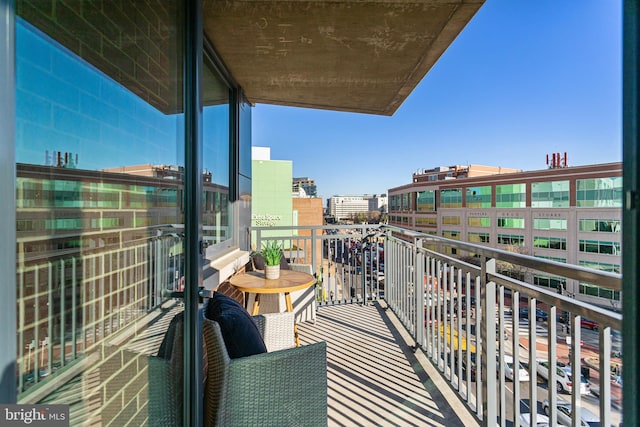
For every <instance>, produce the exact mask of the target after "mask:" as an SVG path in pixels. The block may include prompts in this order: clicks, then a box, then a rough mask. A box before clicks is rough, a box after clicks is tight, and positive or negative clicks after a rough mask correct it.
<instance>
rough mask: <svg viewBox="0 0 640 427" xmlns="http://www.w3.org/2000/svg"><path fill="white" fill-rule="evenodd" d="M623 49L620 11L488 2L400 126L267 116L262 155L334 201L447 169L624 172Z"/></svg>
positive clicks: (333, 116) (611, 6)
mask: <svg viewBox="0 0 640 427" xmlns="http://www.w3.org/2000/svg"><path fill="white" fill-rule="evenodd" d="M621 41H622V4H621V2H620V1H619V0H616V1H612V2H601V1H596V0H593V1H592V0H590V1H585V2H581V3H580V7H576V6H575V4H570V3H569V2H559V3H558V2H551V1H542V2H526V3H522V2H518V3H511V2H504V1H497V2H487V3H485V5H484V6H483V7H482V8H481V9H480V10H479V12H478V13H477V14H476V16H475V17H474V18H473V19H472V20H471V22H470V23H469V24H468V25H467V26H466V27H465V29H464V30H463V31H462V33H461V34H460V35H459V37H458V38H457V39H456V40H455V42H454V43H453V44H452V45H451V46H450V47H449V49H447V51H445V52H444V54H443V55H442V56H441V58H440V59H439V60H438V62H437V63H436V64H435V65H434V67H433V68H432V69H431V70H430V71H429V73H428V74H427V76H426V77H425V78H424V79H423V80H422V82H421V83H420V84H419V85H418V87H417V88H416V90H415V91H414V92H413V93H412V94H411V95H410V96H409V97H408V98H407V100H406V101H405V102H404V104H403V105H402V106H400V108H399V109H398V111H397V112H396V113H395V114H394V115H393V116H391V117H385V116H373V115H365V114H355V113H342V112H332V111H323V110H311V109H302V108H290V107H277V106H270V105H262V104H260V105H257V106H256V107H255V109H254V114H253V134H254V135H255V137H254V140H253V143H254V145H259V146H269V147H271V149H272V158H273V159H286V160H292V161H293V169H294V170H293V174H294V176H308V177H310V178H312V179H314V180H315V181H316V185H317V186H318V195H319V197H322V198H323V199H325V200H326V199H327V198H329V197H331V196H333V195H344V194H376V193H386V192H387V190H388V189H389V188H393V187H397V186H400V185H404V184H408V183H410V182H411V176H412V174H413V173H415V172H416V171H417V170H419V169H429V168H434V167H437V166H449V165H456V164H458V165H469V164H479V165H489V166H500V167H507V168H516V169H522V170H525V171H533V170H542V169H546V168H547V165H546V155H547V154H549V155H550V154H551V153H557V152H560V153H562V154H564V152H567V153H568V163H569V166H579V165H589V164H598V163H608V162H616V161H621V160H622V136H621V121H622V118H621V105H622V97H621V90H622V82H621V80H622V79H621V74H622V71H621V63H622V55H621V49H622V42H621ZM310 129H311V130H312V132H309V130H310ZM317 147H322V148H317ZM434 148H435V150H434Z"/></svg>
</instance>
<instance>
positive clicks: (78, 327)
mask: <svg viewBox="0 0 640 427" xmlns="http://www.w3.org/2000/svg"><path fill="white" fill-rule="evenodd" d="M15 10H16V15H17V18H16V84H15V88H16V92H15V93H16V104H15V105H16V111H15V116H16V117H15V129H16V131H15V133H16V137H15V140H16V143H15V159H16V165H15V166H16V174H17V177H16V192H15V194H16V210H15V212H16V248H17V252H16V255H17V257H16V300H17V305H16V311H17V315H16V318H17V328H16V337H15V339H16V345H17V347H16V353H17V354H16V358H15V359H16V362H17V363H16V365H17V366H16V378H15V384H16V386H17V400H18V403H48V404H53V403H61V404H69V405H70V423H71V425H80V424H91V425H114V426H122V425H145V424H151V425H158V424H163V423H166V424H169V425H175V424H177V423H179V422H180V420H182V414H181V409H180V408H181V399H182V389H181V387H179V386H178V387H177V388H173V387H170V384H168V382H169V381H170V379H171V378H170V376H169V375H168V372H169V369H170V366H171V361H175V358H174V356H175V357H177V356H176V355H175V353H176V352H175V351H174V352H173V353H172V352H170V351H167V349H168V347H167V343H169V344H171V343H173V341H172V340H168V341H167V342H165V344H164V345H163V344H162V342H163V339H164V338H165V335H166V332H167V329H168V328H169V325H170V324H171V321H172V318H173V317H174V316H176V315H177V314H178V313H179V312H181V311H182V306H183V305H182V303H181V302H180V300H178V299H173V298H170V297H168V295H169V294H168V292H170V291H179V290H181V289H182V286H183V282H184V280H183V277H184V270H185V258H184V230H185V228H184V202H183V200H184V196H185V194H184V175H185V167H184V166H185V158H184V157H185V154H184V153H185V147H184V140H185V137H184V134H185V132H184V126H185V124H184V123H185V121H184V115H183V81H182V80H183V77H182V73H183V71H182V70H183V66H182V62H183V41H182V40H183V28H182V26H183V18H182V17H183V4H182V2H181V1H179V0H149V1H144V2H138V1H133V2H128V1H127V2H95V1H75V2H51V1H49V0H41V1H40V0H31V1H22V0H17V1H16V2H15ZM214 200H215V197H214ZM222 203H223V200H222V196H220V205H222ZM222 220H223V218H221V219H220V221H222ZM221 236H222V231H221V232H219V233H218V234H217V235H216V238H219V237H221ZM178 335H179V334H178ZM161 345H162V349H161ZM181 367H182V365H181V364H180V365H179V368H177V369H181ZM178 377H180V378H181V377H182V375H181V374H179V375H178ZM171 394H173V396H171Z"/></svg>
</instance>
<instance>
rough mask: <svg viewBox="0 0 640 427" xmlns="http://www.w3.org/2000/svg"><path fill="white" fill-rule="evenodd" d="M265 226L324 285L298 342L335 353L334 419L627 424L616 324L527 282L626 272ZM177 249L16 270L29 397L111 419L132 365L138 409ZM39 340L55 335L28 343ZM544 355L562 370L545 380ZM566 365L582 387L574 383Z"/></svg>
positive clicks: (353, 229)
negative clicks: (571, 418) (117, 382)
mask: <svg viewBox="0 0 640 427" xmlns="http://www.w3.org/2000/svg"><path fill="white" fill-rule="evenodd" d="M266 229H267V228H254V229H252V232H253V240H252V243H253V245H254V246H255V247H261V246H262V243H263V242H264V241H265V240H277V241H278V242H279V243H280V244H282V245H283V246H284V248H285V254H286V256H287V258H288V260H289V261H290V262H292V263H297V264H308V265H309V268H310V269H311V270H312V271H313V272H314V274H315V275H316V278H317V284H316V285H315V289H314V295H315V304H316V305H317V311H316V316H315V321H305V322H300V324H299V331H300V336H301V341H302V344H303V345H304V344H309V343H313V342H317V341H325V342H326V343H327V372H328V389H327V395H328V402H327V404H328V419H327V422H328V424H329V425H465V426H467V425H473V424H482V425H494V424H495V423H498V424H499V425H507V426H510V425H519V421H517V422H516V423H515V424H514V420H520V419H521V416H522V415H523V414H527V413H528V414H532V413H536V414H539V415H538V416H542V415H548V416H549V418H550V420H551V422H557V423H558V424H567V423H566V422H563V419H562V418H561V416H562V415H561V410H560V411H559V410H554V409H553V408H556V407H561V406H562V405H566V404H571V405H572V406H573V407H574V408H577V407H581V408H584V409H586V410H589V411H590V412H592V413H593V414H594V416H596V417H597V418H598V419H600V420H601V421H602V425H618V424H619V423H620V422H621V417H622V416H621V410H622V408H621V405H622V402H621V396H622V385H621V384H620V383H619V382H618V381H616V380H617V378H616V375H615V374H616V373H619V371H620V369H621V367H622V366H623V363H622V355H621V354H620V353H621V352H620V349H621V342H620V334H619V331H620V329H621V323H622V315H621V314H620V313H618V312H616V311H613V310H610V309H606V308H602V307H600V306H598V305H595V304H591V303H586V302H584V301H581V300H580V299H577V298H575V295H567V292H565V291H564V288H563V287H560V288H559V289H553V288H542V287H539V286H535V285H532V284H530V283H527V281H526V280H527V277H529V276H528V275H529V273H531V272H533V271H535V272H537V273H538V274H548V275H552V276H553V277H562V278H565V279H566V280H571V279H575V280H578V281H579V282H580V283H590V284H592V285H596V286H600V287H602V288H604V289H609V290H611V291H612V292H613V293H616V292H619V291H620V287H621V283H620V282H621V278H620V276H619V275H615V274H612V273H605V272H600V271H596V270H590V269H587V268H583V267H578V266H571V265H566V264H562V263H558V262H554V261H549V260H544V259H537V258H533V257H529V256H525V255H520V254H516V253H510V252H506V251H501V250H496V249H491V248H487V247H483V246H478V245H473V244H469V243H464V242H460V241H454V240H448V239H443V238H439V237H434V236H429V235H425V234H421V233H416V232H412V231H409V230H404V229H400V228H395V227H389V226H378V225H353V226H322V227H297V228H295V229H292V228H288V227H269V228H268V229H269V236H268V237H264V235H265V234H266V233H265V230H266ZM175 239H176V237H175V236H173V235H172V234H171V233H170V234H168V235H166V236H164V235H160V234H159V236H158V238H157V239H156V240H155V241H154V242H152V243H151V244H149V245H145V246H143V247H140V248H137V249H136V250H131V249H128V250H126V251H122V253H117V254H115V253H111V254H102V255H95V256H94V257H93V258H90V259H87V260H84V261H83V262H82V263H79V262H78V261H77V260H75V259H74V258H70V259H68V260H64V259H61V260H60V261H59V262H58V263H55V264H52V263H50V262H47V263H44V264H42V265H31V266H30V267H29V268H25V269H24V270H20V271H19V277H18V279H19V280H18V282H19V283H26V282H28V280H27V279H37V280H36V282H37V283H39V287H40V289H41V290H42V294H41V295H40V294H38V295H33V296H30V297H28V298H26V299H24V298H23V299H22V300H21V306H22V307H25V306H26V305H28V304H25V301H27V300H29V301H34V303H35V304H36V307H35V308H36V309H35V310H33V311H29V313H28V315H27V316H23V317H21V318H22V319H28V320H29V322H22V323H20V324H19V325H18V339H19V348H20V349H21V350H20V354H19V355H18V361H19V371H20V374H19V376H18V378H17V381H16V382H17V385H18V387H19V391H20V393H21V394H20V400H19V401H20V402H22V403H46V404H52V403H64V404H69V405H70V410H71V419H73V420H74V423H75V422H80V421H82V422H86V423H89V424H90V423H92V422H97V423H104V422H105V421H107V420H108V419H111V418H105V417H109V416H110V415H108V414H109V411H108V410H107V408H108V409H109V410H113V413H116V414H119V413H120V410H118V409H113V407H114V405H115V406H118V407H120V406H119V405H122V407H123V408H124V407H126V406H127V402H124V401H122V399H124V394H122V395H120V393H121V389H119V388H116V389H113V388H112V387H110V386H109V384H110V383H111V381H110V379H109V378H111V377H110V375H112V374H113V373H114V372H116V373H119V372H121V370H122V369H125V367H126V369H132V364H134V365H135V364H137V366H138V368H137V371H136V372H135V373H134V374H132V376H131V379H130V380H129V381H131V384H130V385H133V384H135V383H136V382H135V381H136V380H135V379H136V378H138V377H139V378H140V379H141V383H140V384H141V387H140V388H136V394H135V395H134V397H133V398H132V399H133V400H135V401H136V402H137V404H138V405H139V410H140V413H141V414H144V411H145V410H144V408H145V404H144V402H145V399H147V396H148V393H147V391H146V390H147V387H149V389H150V388H151V385H148V384H147V383H146V382H145V378H146V373H145V372H144V364H141V363H139V361H140V360H144V358H146V357H148V356H154V355H156V354H157V353H158V349H159V347H160V343H161V342H162V339H163V337H164V334H165V331H166V330H167V325H168V323H169V321H170V319H171V318H172V316H173V315H174V314H175V313H176V312H179V311H181V310H182V302H181V299H180V298H176V297H178V296H179V294H176V293H172V292H175V291H178V290H179V289H180V288H179V283H178V282H177V281H176V279H177V278H178V276H179V275H178V274H175V272H174V270H176V269H179V265H180V263H181V261H180V260H179V259H177V258H176V257H175V255H172V254H171V251H170V248H172V247H173V244H174V240H175ZM453 252H456V253H457V254H456V255H453V254H452V253H453ZM463 254H465V257H462V258H461V257H460V255H463ZM470 254H473V256H470ZM109 259H112V260H119V261H118V265H117V268H116V266H115V265H114V266H112V270H113V274H114V275H113V278H112V279H109V277H111V276H110V275H107V276H105V278H106V280H105V281H104V289H103V292H102V295H104V296H103V297H99V296H98V295H87V296H82V295H77V292H75V291H74V290H77V289H78V288H79V283H76V281H75V278H76V277H77V276H76V275H75V274H74V271H75V269H81V267H82V269H85V270H86V269H87V268H93V269H97V270H96V271H97V272H98V273H99V272H100V271H101V270H100V269H103V268H106V267H105V266H106V265H108V263H109V261H108V260H109ZM470 261H472V262H470ZM477 264H479V265H477ZM151 266H155V268H157V270H153V269H152V270H150V267H151ZM506 267H509V268H506ZM514 271H517V272H519V273H520V275H517V274H513V273H514ZM162 272H165V273H166V272H171V274H161V273H162ZM509 272H511V273H512V275H513V276H517V277H518V278H512V277H510V276H508V275H507V274H506V273H509ZM122 277H125V278H126V279H127V280H125V281H122V283H121V282H118V278H122ZM136 277H137V278H138V279H137V280H129V279H131V278H136ZM125 282H126V283H132V284H134V286H133V287H122V286H121V285H122V284H124V283H125ZM94 285H95V284H94ZM90 288H92V289H93V288H95V286H90ZM107 289H108V290H109V292H106V290H107ZM21 292H22V295H28V293H29V288H28V287H22V288H21ZM110 295H118V298H112V297H111V296H110ZM43 298H44V299H43ZM83 298H84V300H83ZM45 300H46V301H49V302H50V303H47V302H46V301H45ZM81 301H82V302H81ZM114 302H115V304H114ZM294 303H295V301H294ZM56 304H58V305H60V306H61V307H62V308H64V309H63V310H54V307H55V306H56ZM40 306H41V307H42V308H44V310H42V309H40ZM107 306H108V307H109V309H108V310H106V309H105V307H107ZM534 312H535V313H536V315H535V316H529V315H528V313H534ZM74 313H76V314H75V315H74ZM67 314H69V316H67ZM72 316H74V317H72ZM587 319H588V320H589V323H587ZM33 325H40V327H39V328H34V327H33ZM594 325H595V326H594ZM582 326H585V327H582ZM586 326H589V328H591V329H588V328H586ZM42 330H46V331H47V335H46V337H45V336H41V335H38V332H35V333H36V336H35V337H33V336H32V333H33V332H34V331H42ZM551 344H553V345H551ZM509 359H513V360H514V361H515V362H514V363H511V364H507V363H495V361H496V360H498V361H500V360H504V361H508V360H509ZM548 360H557V361H558V362H562V363H563V364H564V365H566V366H564V367H562V369H559V370H557V371H554V370H551V372H549V373H548V375H546V374H545V373H544V372H541V370H540V368H541V367H543V366H544V365H543V364H542V362H543V361H548ZM133 361H136V362H135V363H134V362H133ZM531 362H534V363H531ZM518 365H521V366H522V368H521V373H520V375H512V374H511V368H512V367H513V366H518ZM140 366H142V368H140ZM467 367H470V369H467ZM572 367H579V369H580V371H579V372H580V373H581V374H582V375H581V376H582V377H583V378H582V379H581V381H584V385H583V386H581V388H578V387H570V388H567V386H568V385H569V386H570V382H568V381H567V380H566V379H567V378H566V374H567V373H568V372H570V371H576V372H577V371H578V369H575V370H574V369H573V368H572ZM576 376H577V375H576ZM114 378H115V377H114ZM511 378H513V379H511ZM527 378H530V379H535V380H534V381H531V380H528V379H527ZM97 379H100V381H98V380H97ZM549 384H555V386H552V387H550V386H549ZM124 389H125V388H123V389H122V390H124ZM110 393H113V394H110ZM87 396H89V397H88V398H87ZM531 402H535V405H532V404H531ZM545 402H551V403H545ZM553 402H556V403H555V404H554V403H553ZM559 403H560V404H559ZM547 412H548V414H546V413H547ZM574 412H575V413H579V411H574ZM111 420H112V421H114V422H115V420H117V418H113V419H111Z"/></svg>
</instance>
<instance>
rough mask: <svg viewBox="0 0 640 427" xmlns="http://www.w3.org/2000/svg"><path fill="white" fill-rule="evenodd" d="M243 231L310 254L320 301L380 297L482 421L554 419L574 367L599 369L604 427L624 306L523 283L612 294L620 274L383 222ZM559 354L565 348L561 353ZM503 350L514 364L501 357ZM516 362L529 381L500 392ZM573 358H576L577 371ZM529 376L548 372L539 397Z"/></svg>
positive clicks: (301, 257)
mask: <svg viewBox="0 0 640 427" xmlns="http://www.w3.org/2000/svg"><path fill="white" fill-rule="evenodd" d="M267 230H269V232H268V233H267V232H266V231H267ZM252 232H253V233H254V240H253V241H254V242H255V246H254V247H256V248H259V247H261V246H262V243H263V242H264V241H267V240H274V239H275V240H278V241H280V242H281V243H282V244H283V245H284V248H285V255H287V258H289V259H290V261H291V262H302V263H311V264H312V265H313V266H314V271H315V272H316V275H318V273H319V272H320V271H322V280H321V281H320V280H319V284H318V287H317V289H318V294H317V295H318V299H317V301H318V303H319V304H328V303H339V302H364V301H367V300H369V299H377V298H384V299H385V300H386V301H387V303H388V304H389V306H390V307H391V309H392V310H393V311H394V312H395V314H396V315H397V316H398V318H399V319H400V320H401V321H402V322H403V324H404V326H405V327H406V329H407V330H408V331H409V332H410V333H411V334H412V336H413V338H414V339H415V341H416V348H421V349H422V350H423V351H424V352H425V353H426V355H427V356H428V357H429V359H430V360H431V362H432V363H433V364H434V366H436V367H438V369H439V370H440V372H441V373H442V375H443V376H444V377H445V378H446V379H447V380H448V381H449V382H450V384H451V386H452V387H453V389H454V390H456V391H457V393H458V396H459V397H460V398H461V400H463V401H464V402H465V403H466V404H467V406H468V407H469V408H470V410H471V411H473V412H474V413H475V414H476V416H477V417H478V419H479V420H481V422H482V424H484V425H495V424H496V423H497V424H498V425H501V426H505V425H509V424H510V423H511V422H513V423H514V424H518V425H519V423H520V420H521V415H522V414H523V413H529V414H530V415H529V419H530V420H534V421H535V420H536V419H537V418H538V417H541V415H538V414H539V413H540V412H541V409H540V408H541V407H542V406H544V407H545V408H548V409H545V412H546V411H548V418H549V421H550V423H551V425H555V423H558V410H557V405H558V404H560V403H561V400H560V399H559V398H558V393H559V390H560V389H562V390H564V387H566V384H570V383H565V382H563V378H561V376H566V374H569V375H571V374H573V384H576V385H577V384H580V383H581V381H582V380H583V375H582V374H583V373H584V374H586V373H587V372H588V371H589V370H590V369H591V370H593V371H595V372H594V373H598V374H599V379H598V382H597V384H596V385H597V392H598V397H597V412H598V414H597V415H598V417H599V418H600V421H601V425H607V426H608V425H611V424H612V421H613V420H614V419H616V417H619V413H616V414H614V413H613V412H612V407H614V408H615V407H616V403H615V402H614V401H615V400H616V399H614V398H613V396H612V383H611V376H610V369H611V366H613V364H612V335H613V334H614V333H617V331H620V329H621V324H622V315H621V314H620V313H618V312H615V311H612V310H609V309H605V308H602V307H599V306H597V305H594V304H591V303H588V302H584V301H581V300H578V299H575V298H574V295H567V294H566V293H565V292H563V288H562V287H560V288H559V289H557V290H556V289H553V288H545V287H541V286H536V285H533V284H532V283H527V282H526V281H525V278H530V276H531V273H532V272H534V273H538V274H546V275H552V276H554V277H560V278H564V279H567V280H576V281H580V282H587V283H589V284H592V285H595V286H599V287H601V288H606V289H610V290H612V291H617V292H620V291H621V287H622V282H621V276H620V275H619V274H613V273H607V272H602V271H597V270H592V269H588V268H584V267H580V266H575V265H569V264H564V263H559V262H555V261H551V260H546V259H541V258H535V257H531V256H527V255H521V254H517V253H512V252H507V251H503V250H499V249H493V248H489V247H485V246H481V245H476V244H471V243H465V242H460V241H456V240H450V239H445V238H441V237H437V236H432V235H427V234H422V233H418V232H414V231H411V230H406V229H401V228H397V227H392V226H386V225H383V226H377V225H357V226H323V227H257V228H252ZM267 234H268V236H267ZM452 253H457V256H454V255H451V254H452ZM461 254H465V255H466V257H462V258H461V257H460V255H461ZM470 261H473V262H470ZM501 264H502V265H504V264H506V265H509V266H510V267H511V270H512V272H513V270H515V271H516V273H517V274H513V275H515V276H516V277H518V278H512V277H509V276H508V275H507V273H508V271H503V270H504V269H503V268H501V267H500V265H501ZM320 266H322V270H320ZM523 272H526V273H527V274H523ZM327 293H328V294H327ZM327 295H329V296H328V297H327ZM529 313H531V315H529ZM533 313H536V314H535V315H534V314H533ZM525 316H526V317H527V318H528V319H524V317H525ZM585 318H589V319H591V320H592V321H594V322H596V323H597V324H598V325H599V329H598V333H597V337H596V338H594V339H595V343H592V345H591V348H592V351H593V352H595V354H596V357H594V358H592V359H591V363H592V364H591V367H586V366H583V363H582V358H581V355H582V353H584V352H585V350H584V349H582V346H581V344H582V335H581V334H582V332H581V323H582V322H581V321H582V320H583V319H585ZM559 319H565V320H559ZM525 320H526V321H525ZM523 330H524V331H523ZM614 331H615V332H614ZM509 335H510V337H509ZM562 335H564V336H565V342H561V340H560V338H562ZM591 337H593V334H591ZM565 344H566V345H565ZM559 348H561V349H559ZM563 351H564V352H565V353H567V354H564V353H563V355H562V357H560V353H561V352H563ZM617 356H619V355H617ZM509 358H512V359H513V363H512V364H511V366H512V367H510V365H508V364H506V363H502V362H501V361H504V360H509ZM562 358H564V359H568V362H569V363H567V364H566V366H562V365H558V369H547V372H546V373H545V372H544V368H545V366H549V365H553V364H554V362H553V361H557V360H558V359H562ZM616 360H618V357H616ZM545 361H546V364H545V363H544V362H545ZM548 361H552V363H551V364H549V363H548ZM618 361H619V360H618ZM520 365H523V366H527V368H526V369H523V371H525V370H526V373H527V374H528V378H530V380H529V381H528V385H527V386H526V387H525V386H522V387H521V383H523V382H524V381H521V379H520V375H519V374H513V375H512V377H513V387H512V390H510V389H509V388H508V387H506V383H505V376H507V375H509V372H508V371H509V370H511V372H518V371H519V369H518V366H520ZM561 366H562V367H561ZM573 367H580V370H579V372H578V369H577V368H576V369H573ZM594 367H595V369H594ZM541 368H543V370H541ZM585 369H586V371H585ZM572 370H573V372H572ZM539 373H540V374H543V375H545V376H546V384H547V387H548V391H547V392H546V395H547V396H546V399H544V397H543V396H541V395H540V396H539V393H538V386H539V385H538V381H537V376H538V374H539ZM523 375H524V373H523ZM594 376H595V375H594ZM541 384H543V385H544V381H543V382H542V383H541ZM563 384H564V385H563ZM614 384H615V386H614V387H620V386H618V384H617V383H614ZM549 385H551V386H549ZM556 385H557V386H556ZM586 387H587V386H584V387H582V386H580V387H579V386H574V387H571V391H570V394H571V398H570V402H569V403H570V404H571V406H572V408H573V410H572V414H574V415H572V417H574V418H576V417H579V414H580V413H581V410H580V408H581V407H582V406H583V399H584V398H583V397H582V394H585V390H584V389H586ZM583 388H584V389H583ZM522 390H524V392H523V391H522ZM587 391H588V390H587ZM594 391H595V390H594ZM590 399H594V398H590ZM542 401H546V402H545V405H543V404H542ZM562 404H566V403H562ZM527 406H528V408H527ZM616 410H617V409H616ZM576 423H579V420H578V419H577V418H576V419H572V425H579V424H576ZM533 425H535V423H534V424H533Z"/></svg>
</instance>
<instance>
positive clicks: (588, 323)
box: [580, 317, 600, 331]
mask: <svg viewBox="0 0 640 427" xmlns="http://www.w3.org/2000/svg"><path fill="white" fill-rule="evenodd" d="M580 326H581V327H583V328H587V329H591V330H592V331H597V330H598V327H599V326H600V325H599V324H598V322H595V321H593V320H589V319H585V318H584V317H582V318H580Z"/></svg>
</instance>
